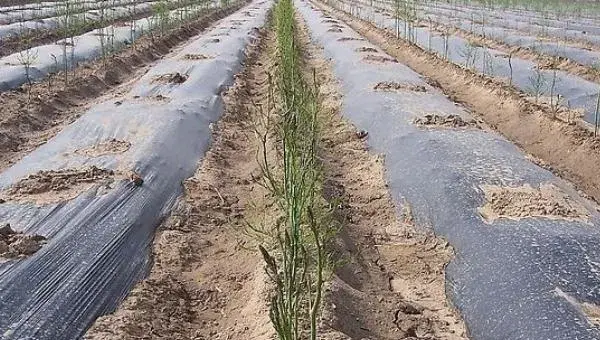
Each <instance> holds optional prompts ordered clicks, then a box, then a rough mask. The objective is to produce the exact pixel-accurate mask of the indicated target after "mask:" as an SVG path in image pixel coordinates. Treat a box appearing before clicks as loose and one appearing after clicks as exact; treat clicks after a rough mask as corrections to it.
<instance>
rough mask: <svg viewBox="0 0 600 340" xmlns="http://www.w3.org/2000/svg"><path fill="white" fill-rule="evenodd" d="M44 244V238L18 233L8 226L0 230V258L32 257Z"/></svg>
mask: <svg viewBox="0 0 600 340" xmlns="http://www.w3.org/2000/svg"><path fill="white" fill-rule="evenodd" d="M45 242H46V238H45V237H44V236H41V235H26V234H23V233H19V232H16V231H15V230H13V229H12V228H11V227H10V224H6V225H5V226H3V227H1V228H0V258H4V259H10V258H15V257H19V256H29V255H32V254H34V253H35V252H37V251H38V250H40V248H42V245H43V244H44V243H45Z"/></svg>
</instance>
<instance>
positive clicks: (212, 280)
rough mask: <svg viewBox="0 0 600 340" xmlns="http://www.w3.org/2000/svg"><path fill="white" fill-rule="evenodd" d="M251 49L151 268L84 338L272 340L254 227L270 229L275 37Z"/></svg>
mask: <svg viewBox="0 0 600 340" xmlns="http://www.w3.org/2000/svg"><path fill="white" fill-rule="evenodd" d="M266 32H267V31H263V33H262V35H263V37H264V39H262V40H261V42H260V43H259V44H258V45H256V46H254V47H251V49H250V51H249V52H248V59H247V62H246V67H245V70H244V71H243V73H242V74H240V75H239V76H237V77H236V79H237V80H236V82H235V84H234V86H233V87H232V88H231V89H230V90H229V91H228V92H227V94H226V95H225V97H224V99H225V102H226V109H225V114H224V116H223V118H222V120H221V121H219V122H218V123H217V124H216V125H215V126H214V128H213V134H214V135H213V137H214V142H213V144H212V146H211V149H210V151H209V152H208V153H207V154H206V157H205V159H204V160H203V161H202V163H201V166H200V168H199V169H198V170H197V172H196V174H195V175H194V176H193V177H192V178H189V179H188V180H186V181H185V182H184V189H185V190H184V197H183V198H182V199H181V202H180V203H179V204H178V205H177V208H176V209H175V210H174V212H173V213H172V214H171V216H170V217H169V218H168V219H167V221H166V222H165V223H164V224H163V225H162V226H161V228H160V231H159V232H158V234H157V235H156V237H155V240H154V245H153V252H152V253H153V260H154V265H153V267H152V270H151V272H150V275H149V277H148V278H147V279H145V280H144V281H143V282H141V283H140V284H138V285H137V286H136V287H135V288H134V290H133V291H132V292H131V294H130V295H129V296H128V297H127V299H126V300H125V301H124V302H123V304H122V306H121V307H120V308H119V309H118V310H117V311H116V312H115V313H114V314H111V315H107V316H105V317H101V318H100V319H98V320H97V321H96V323H95V325H94V326H93V327H92V328H91V329H90V330H89V331H88V333H87V335H86V337H85V338H86V339H96V340H97V339H115V340H116V339H169V340H171V339H206V340H209V339H210V340H212V339H257V340H260V339H265V340H266V339H270V338H271V336H272V335H273V333H274V330H273V329H272V327H271V325H270V321H269V317H268V308H267V301H266V296H267V292H266V290H267V284H266V282H267V280H266V278H265V274H264V270H263V265H262V262H261V261H262V260H261V258H260V255H259V253H258V252H257V246H256V245H257V243H256V239H255V238H253V237H252V236H251V235H250V234H249V233H247V232H246V231H247V223H249V222H251V223H254V222H256V221H261V223H270V222H271V217H270V214H271V213H272V212H273V209H274V208H273V207H272V206H270V199H269V195H268V194H267V191H266V189H264V188H263V187H262V186H261V184H260V181H261V180H260V178H261V171H260V167H259V164H258V162H257V158H256V155H257V151H258V150H259V148H260V145H259V143H258V138H257V137H256V135H255V131H256V129H257V126H256V121H259V120H260V117H261V116H262V112H260V110H257V109H256V107H255V106H252V105H251V103H256V104H258V105H259V106H260V105H263V104H264V106H263V107H266V102H267V100H268V97H269V91H268V79H267V74H266V73H265V70H267V69H270V68H272V67H274V65H273V64H272V61H271V55H273V53H274V51H273V46H274V44H273V33H272V31H269V33H268V35H267V33H266Z"/></svg>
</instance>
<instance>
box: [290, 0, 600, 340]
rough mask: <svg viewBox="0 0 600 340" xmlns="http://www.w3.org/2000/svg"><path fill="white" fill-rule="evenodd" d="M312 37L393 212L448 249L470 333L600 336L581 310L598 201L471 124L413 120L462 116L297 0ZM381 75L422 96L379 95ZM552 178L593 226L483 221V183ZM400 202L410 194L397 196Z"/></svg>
mask: <svg viewBox="0 0 600 340" xmlns="http://www.w3.org/2000/svg"><path fill="white" fill-rule="evenodd" d="M296 4H297V6H298V8H299V11H300V13H301V14H302V16H303V17H304V18H305V20H306V21H307V24H308V27H310V29H311V37H312V39H313V41H314V42H315V43H318V44H320V45H322V46H323V48H324V49H323V53H324V54H325V57H327V58H330V59H331V61H332V65H333V71H334V73H335V75H336V76H337V79H338V81H339V82H340V87H341V92H342V95H343V98H344V99H343V106H342V112H343V114H344V115H345V116H346V117H348V118H349V119H350V120H351V121H352V122H353V123H354V124H355V126H356V127H357V128H358V129H364V130H366V131H368V132H369V139H368V144H369V148H370V149H371V150H373V152H374V153H378V154H383V155H384V156H385V167H386V176H387V180H388V182H389V188H390V191H391V194H392V197H393V199H394V201H395V203H396V206H397V208H398V210H399V211H400V210H401V209H402V205H403V204H405V203H404V202H408V204H410V208H411V211H412V213H413V215H414V217H415V219H416V222H417V223H416V224H417V225H419V226H425V227H426V228H433V230H434V231H435V232H436V233H437V234H439V235H442V236H443V237H445V238H446V239H447V240H448V241H449V242H450V243H451V244H452V245H453V246H454V248H455V251H456V257H455V258H454V259H453V260H452V261H451V263H450V264H449V265H448V266H447V268H446V279H447V284H446V288H447V294H448V295H449V297H450V298H451V300H452V301H453V303H454V304H455V305H456V306H457V308H458V309H459V310H460V312H461V314H462V316H463V317H464V320H465V321H466V324H467V327H468V329H469V334H470V337H471V338H472V339H474V340H490V339H515V340H516V339H528V340H548V339H552V340H554V339H556V340H565V339H579V340H592V339H600V332H599V331H598V329H597V328H596V327H593V326H592V325H591V324H589V323H588V322H587V321H586V319H585V318H584V316H583V315H582V313H581V312H580V309H579V308H578V307H575V306H574V305H573V304H572V303H570V302H569V301H567V299H565V298H564V296H565V295H564V294H561V293H559V292H563V293H565V294H568V295H569V296H571V297H573V298H574V299H577V300H579V301H585V302H590V303H596V304H598V303H600V272H599V269H600V268H599V263H600V249H599V248H598V244H599V242H600V229H599V228H598V226H599V224H600V220H599V218H598V217H599V216H598V213H597V212H596V208H598V206H597V205H594V204H593V203H592V202H589V201H587V200H585V199H584V198H582V197H580V196H579V195H578V194H577V193H576V192H575V191H574V190H573V189H572V188H571V186H570V185H569V184H567V183H566V182H564V181H563V180H561V179H559V178H557V177H555V176H554V175H553V174H552V173H550V172H549V171H547V170H544V169H542V168H540V167H538V166H537V165H535V164H533V163H532V162H531V161H529V160H528V159H527V157H526V156H525V155H524V154H523V153H522V152H521V151H520V150H519V149H518V148H517V147H515V146H514V145H513V144H511V143H510V142H508V141H507V140H505V139H504V138H503V137H502V136H500V135H498V134H496V133H494V132H491V131H485V130H478V129H460V130H453V129H422V128H419V127H417V126H415V125H414V124H412V121H413V120H414V119H415V118H417V117H422V116H423V115H425V114H427V113H437V114H457V115H461V116H463V117H466V118H468V117H469V113H468V112H466V110H465V109H464V108H462V107H461V106H458V105H455V104H454V103H452V102H451V101H450V100H448V99H447V98H446V97H445V96H444V95H443V94H442V93H441V92H440V91H439V90H437V89H435V88H433V87H431V86H429V85H428V84H427V83H426V82H425V80H424V79H422V78H421V77H420V76H419V75H418V74H416V73H415V72H414V71H412V70H411V69H409V68H408V67H406V66H404V65H402V64H399V63H387V64H373V63H366V62H364V61H363V60H361V56H364V55H365V54H364V53H363V54H362V55H361V54H360V53H359V52H356V49H357V48H360V47H372V48H378V47H376V46H374V45H372V44H370V43H369V42H367V41H339V40H338V39H339V38H341V37H355V38H359V37H360V36H359V35H358V34H357V33H355V32H354V31H352V30H351V29H350V28H348V27H347V26H346V25H345V24H343V23H342V22H341V21H340V23H341V25H342V26H344V28H343V32H341V33H336V32H330V31H328V30H329V28H330V27H331V24H328V23H324V20H325V18H324V16H323V15H322V13H321V12H320V11H318V10H315V9H312V8H311V6H310V5H309V4H308V3H306V2H301V1H298V0H297V1H296ZM380 81H395V82H399V83H401V84H407V85H419V86H424V87H425V88H426V89H427V92H426V93H423V92H411V91H404V92H399V93H391V92H377V91H374V90H373V86H374V85H375V84H376V83H378V82H380ZM540 183H553V184H554V185H556V186H558V187H560V188H562V189H563V190H564V191H565V192H567V193H569V194H570V196H571V197H572V199H573V200H574V201H576V202H580V203H581V204H582V205H584V206H585V207H586V208H587V209H588V210H589V212H590V214H591V216H592V217H591V220H590V222H589V223H584V222H578V221H568V220H550V219H545V218H526V219H521V220H508V219H501V220H497V221H495V222H494V223H493V224H488V223H485V222H484V221H483V220H482V218H481V216H480V215H479V214H478V212H477V208H478V207H480V206H482V205H483V204H484V201H485V198H484V194H483V192H482V190H481V189H480V186H481V185H485V184H491V185H502V186H519V185H524V184H530V185H531V186H537V185H539V184H540ZM405 200H406V201H405Z"/></svg>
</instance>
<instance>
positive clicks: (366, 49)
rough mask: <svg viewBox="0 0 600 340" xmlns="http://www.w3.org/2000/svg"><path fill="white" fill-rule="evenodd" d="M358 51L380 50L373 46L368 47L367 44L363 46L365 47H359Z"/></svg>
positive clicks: (374, 51) (376, 51) (372, 51)
mask: <svg viewBox="0 0 600 340" xmlns="http://www.w3.org/2000/svg"><path fill="white" fill-rule="evenodd" d="M355 51H356V52H370V53H379V51H378V50H377V49H376V48H373V47H367V46H363V47H359V48H357V49H356V50H355Z"/></svg>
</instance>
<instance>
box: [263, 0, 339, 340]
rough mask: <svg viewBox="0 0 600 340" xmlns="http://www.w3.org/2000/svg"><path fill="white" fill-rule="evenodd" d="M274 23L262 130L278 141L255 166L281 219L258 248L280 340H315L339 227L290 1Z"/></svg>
mask: <svg viewBox="0 0 600 340" xmlns="http://www.w3.org/2000/svg"><path fill="white" fill-rule="evenodd" d="M273 23H274V29H275V31H276V39H277V59H278V60H277V65H278V70H277V72H276V74H277V76H273V77H270V79H271V81H270V86H271V87H272V89H273V90H274V93H276V94H277V95H276V96H275V98H274V102H275V103H276V104H274V105H273V106H272V110H270V111H273V112H275V114H274V115H271V116H270V118H269V121H270V122H272V124H269V125H270V126H271V128H269V129H268V130H270V131H268V132H267V134H271V135H273V136H274V138H273V139H274V140H275V145H274V147H273V148H271V149H273V150H274V151H272V153H273V155H268V154H267V153H268V151H266V150H269V148H268V147H267V145H266V138H264V137H263V150H264V153H263V156H262V159H261V162H260V163H262V172H263V177H264V180H265V186H266V187H267V188H268V189H269V190H270V192H271V193H272V195H273V197H274V198H275V201H276V203H277V205H276V206H277V208H278V211H279V212H280V214H281V217H280V218H279V219H278V222H277V223H275V225H274V226H270V227H269V226H267V227H263V228H261V231H260V232H261V234H263V235H267V236H268V237H267V238H266V239H267V240H269V241H268V242H266V243H263V244H262V245H260V246H259V249H260V251H261V253H262V256H263V258H264V260H265V262H266V272H267V275H268V277H269V279H270V280H271V281H272V284H273V287H274V291H273V293H272V294H271V301H270V319H271V321H272V323H273V326H274V328H275V330H276V332H277V335H278V338H279V339H280V340H299V339H312V340H315V339H317V333H318V325H317V320H318V319H319V315H320V313H321V305H322V300H323V298H322V294H323V287H324V283H325V281H326V277H327V275H328V273H330V271H331V267H332V261H331V256H330V252H329V251H328V248H329V244H330V242H331V239H332V237H333V235H334V234H335V230H336V227H334V223H333V219H332V209H331V206H330V205H329V204H328V203H327V201H326V200H325V199H324V198H323V183H324V177H323V169H322V164H321V163H320V161H319V157H318V153H319V143H320V140H321V131H320V126H321V124H320V119H322V118H321V116H320V111H321V108H320V101H319V96H318V93H319V87H318V85H317V83H316V79H315V78H316V76H315V75H314V72H313V74H312V75H308V74H307V73H306V72H305V71H304V68H303V65H302V61H301V58H300V56H301V48H300V47H299V46H300V44H299V43H298V42H297V38H296V33H297V32H296V26H295V20H294V8H293V5H292V1H291V0H280V1H279V2H278V4H277V5H276V7H275V12H274V18H273ZM309 73H310V72H309ZM272 159H275V160H274V161H273V160H272ZM270 160H271V161H270ZM273 163H276V164H273Z"/></svg>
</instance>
